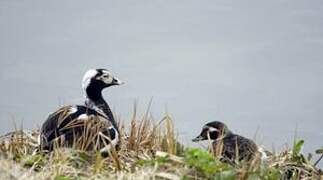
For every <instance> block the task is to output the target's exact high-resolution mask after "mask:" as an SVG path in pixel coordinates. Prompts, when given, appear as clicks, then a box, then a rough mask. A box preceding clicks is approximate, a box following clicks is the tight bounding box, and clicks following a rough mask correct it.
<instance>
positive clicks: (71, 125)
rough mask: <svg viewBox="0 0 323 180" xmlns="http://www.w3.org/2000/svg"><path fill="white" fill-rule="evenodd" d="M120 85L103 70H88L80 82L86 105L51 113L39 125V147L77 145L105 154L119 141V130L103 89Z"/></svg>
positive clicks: (110, 74) (72, 106)
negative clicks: (104, 97) (104, 96)
mask: <svg viewBox="0 0 323 180" xmlns="http://www.w3.org/2000/svg"><path fill="white" fill-rule="evenodd" d="M121 84H123V82H122V81H120V80H119V79H117V78H116V77H114V76H113V75H112V73H111V72H109V71H108V70H106V69H90V70H88V71H87V72H86V73H85V75H84V77H83V81H82V88H83V90H84V92H85V95H86V100H85V104H84V105H68V106H64V107H61V108H59V109H58V110H57V111H55V112H54V113H52V114H50V115H49V117H48V118H47V120H46V121H45V122H44V123H43V125H42V127H41V133H40V137H39V138H40V140H39V141H40V149H42V150H47V151H51V150H53V148H54V146H55V145H59V146H61V145H62V146H69V147H70V146H77V147H76V148H81V149H83V150H91V149H92V150H93V149H94V150H100V152H101V154H102V155H107V153H108V151H109V150H110V148H111V147H115V146H116V145H117V143H118V142H119V129H118V126H117V123H116V121H115V119H114V117H113V113H112V111H111V109H110V107H109V105H108V103H107V102H106V101H105V100H104V99H103V96H102V90H103V89H104V88H107V87H110V86H114V85H121Z"/></svg>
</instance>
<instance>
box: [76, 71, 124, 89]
mask: <svg viewBox="0 0 323 180" xmlns="http://www.w3.org/2000/svg"><path fill="white" fill-rule="evenodd" d="M92 80H96V81H98V82H103V83H104V84H105V85H107V86H112V85H122V84H124V82H122V81H120V80H119V79H117V78H116V77H114V76H113V75H112V73H111V72H109V71H108V70H106V69H90V70H88V71H87V72H86V73H85V75H84V77H83V81H82V87H83V89H86V88H87V87H88V86H89V85H90V83H91V81H92Z"/></svg>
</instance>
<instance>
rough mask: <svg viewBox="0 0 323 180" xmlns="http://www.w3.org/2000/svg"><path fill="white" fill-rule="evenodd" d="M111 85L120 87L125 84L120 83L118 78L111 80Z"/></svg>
mask: <svg viewBox="0 0 323 180" xmlns="http://www.w3.org/2000/svg"><path fill="white" fill-rule="evenodd" d="M112 83H113V85H122V84H124V83H125V82H123V81H121V80H120V79H118V78H113V80H112Z"/></svg>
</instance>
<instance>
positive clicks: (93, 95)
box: [85, 86, 119, 131]
mask: <svg viewBox="0 0 323 180" xmlns="http://www.w3.org/2000/svg"><path fill="white" fill-rule="evenodd" d="M102 90H103V88H102V89H98V88H93V87H91V86H89V87H88V88H86V96H87V98H86V99H87V100H86V102H85V104H86V105H87V106H89V107H92V106H95V107H97V108H98V109H100V110H101V111H103V113H104V114H105V115H106V116H107V117H108V119H109V121H110V122H111V123H112V125H113V126H114V128H115V129H117V131H119V128H118V125H117V123H116V121H115V119H114V116H113V113H112V111H111V109H110V107H109V105H108V103H107V102H106V101H105V100H104V99H103V96H102Z"/></svg>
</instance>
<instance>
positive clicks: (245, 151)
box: [193, 121, 259, 164]
mask: <svg viewBox="0 0 323 180" xmlns="http://www.w3.org/2000/svg"><path fill="white" fill-rule="evenodd" d="M208 139H210V140H213V142H212V147H211V148H212V149H210V151H211V152H213V153H214V155H215V156H217V157H220V160H221V161H223V162H228V163H231V164H236V163H237V162H241V161H245V162H250V161H252V160H253V159H254V158H255V157H257V155H258V154H259V152H258V147H257V145H256V143H254V142H253V141H252V140H250V139H248V138H245V137H243V136H240V135H237V134H234V133H232V132H231V131H230V130H229V129H228V127H227V126H226V125H225V124H224V123H222V122H219V121H213V122H210V123H207V124H206V125H204V126H203V129H202V131H201V133H200V135H199V136H197V137H196V138H194V139H193V141H194V142H197V141H202V140H208Z"/></svg>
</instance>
